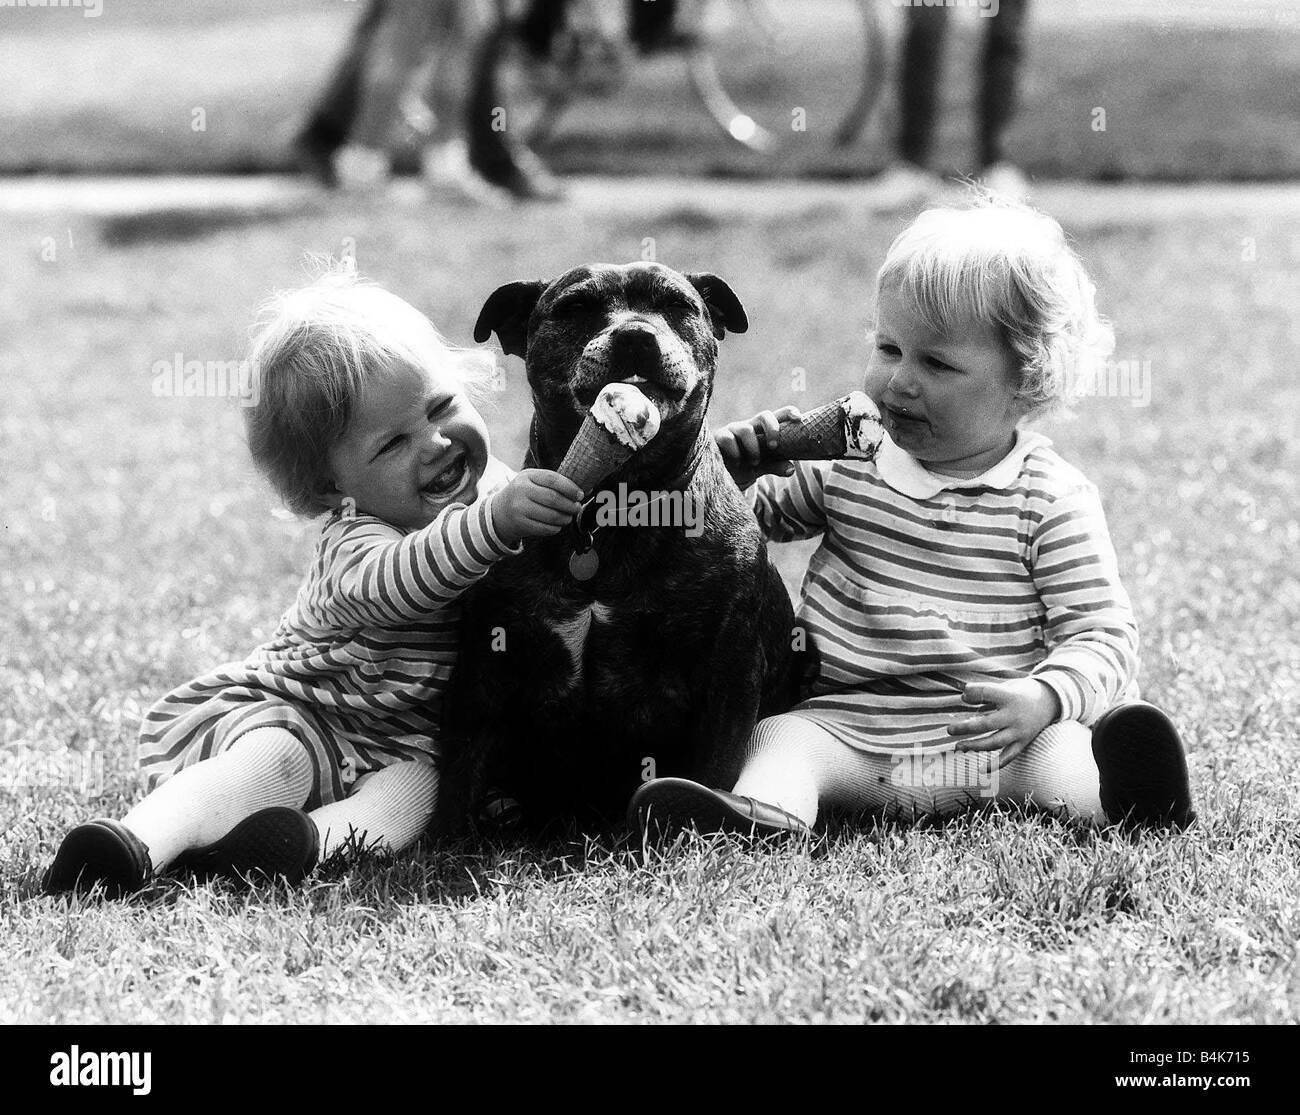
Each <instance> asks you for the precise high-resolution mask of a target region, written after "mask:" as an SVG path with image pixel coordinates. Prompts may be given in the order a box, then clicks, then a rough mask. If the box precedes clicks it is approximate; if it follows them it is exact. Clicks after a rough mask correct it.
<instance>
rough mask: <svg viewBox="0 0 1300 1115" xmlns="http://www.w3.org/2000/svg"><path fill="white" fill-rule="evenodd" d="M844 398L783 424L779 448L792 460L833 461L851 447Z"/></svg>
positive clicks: (780, 451)
mask: <svg viewBox="0 0 1300 1115" xmlns="http://www.w3.org/2000/svg"><path fill="white" fill-rule="evenodd" d="M844 427H845V419H844V400H843V399H837V400H836V401H835V402H833V403H827V404H825V405H824V406H819V407H817V408H816V409H815V410H810V411H808V412H807V413H805V414H804V415H803V417H801V418H791V419H787V420H785V421H783V422H782V423H781V425H780V430H779V432H778V438H779V440H778V441H777V445H776V450H775V452H776V453H777V454H778V455H779V456H781V457H784V458H785V459H786V460H788V461H833V460H837V459H838V458H840V457H843V456H844V454H845V451H846V450H847V448H848V440H847V438H846V437H845V428H844Z"/></svg>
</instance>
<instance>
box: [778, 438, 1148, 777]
mask: <svg viewBox="0 0 1300 1115" xmlns="http://www.w3.org/2000/svg"><path fill="white" fill-rule="evenodd" d="M1050 446H1051V442H1050V441H1049V440H1048V439H1047V438H1045V437H1043V436H1042V435H1041V434H1034V433H1026V432H1025V431H1017V436H1016V444H1015V447H1014V448H1013V449H1012V451H1011V452H1010V453H1009V454H1008V455H1007V456H1006V457H1005V458H1003V459H1002V460H1001V461H1000V462H999V463H998V464H996V465H994V466H993V467H992V468H990V469H988V470H987V471H986V472H984V473H982V474H981V475H979V476H977V477H973V478H969V479H968V478H961V477H945V476H939V475H936V474H934V473H931V472H929V471H928V470H926V469H925V468H924V467H923V466H922V465H921V464H920V463H919V462H917V461H916V460H915V459H914V458H912V457H911V456H909V455H908V454H907V453H905V452H904V451H903V450H901V449H899V448H898V447H897V446H896V445H895V444H894V443H893V442H892V441H891V440H889V439H888V438H886V439H885V442H884V444H883V445H882V447H881V451H880V454H879V455H878V457H877V459H876V461H874V462H863V461H815V462H814V461H805V462H800V463H798V464H797V465H796V470H795V473H794V475H793V476H791V477H788V478H784V477H775V476H765V477H763V478H762V479H761V480H759V482H758V483H757V484H756V485H755V487H754V489H753V500H754V510H755V513H756V514H757V516H758V519H759V522H760V524H761V525H762V527H763V530H764V532H765V533H766V535H767V537H768V538H769V539H770V540H772V541H774V542H784V541H789V540H791V539H798V538H811V537H814V536H816V535H819V534H820V535H822V543H821V545H820V546H819V547H818V548H817V551H816V552H815V553H814V555H813V557H812V560H811V561H810V562H809V565H808V571H807V573H806V574H805V576H804V581H803V587H802V590H801V600H800V605H799V610H798V622H799V624H800V625H801V626H802V627H803V629H804V630H805V632H806V636H807V639H808V643H809V646H810V648H811V649H813V650H814V651H815V652H816V654H817V656H818V659H819V661H818V665H817V667H816V669H815V671H814V673H813V675H812V676H811V677H810V678H809V679H808V683H807V686H806V688H805V690H804V696H805V699H804V700H803V701H802V702H801V703H800V704H799V705H798V706H797V707H796V708H795V709H794V710H792V712H793V714H794V715H798V716H804V717H807V718H808V719H810V720H813V721H815V722H816V723H817V724H818V725H820V726H821V727H823V728H825V729H826V730H827V731H829V732H830V733H831V734H832V735H834V736H836V737H837V738H839V739H840V740H842V741H843V742H845V743H847V744H850V745H851V746H853V747H856V748H859V749H861V750H863V751H870V752H875V753H877V754H889V753H891V752H897V751H899V750H904V749H910V748H916V747H920V748H933V749H950V748H952V747H953V746H954V745H955V742H956V741H955V740H954V738H953V737H952V736H949V735H948V733H947V726H948V725H949V724H950V723H952V721H953V719H954V717H955V716H956V715H957V714H961V715H962V716H963V717H965V716H969V715H970V714H971V711H972V709H971V706H969V705H965V704H963V702H962V699H961V693H962V689H963V688H964V686H965V685H966V684H967V683H969V682H973V681H1006V680H1010V679H1013V678H1022V677H1027V676H1033V677H1036V678H1039V679H1041V680H1042V681H1043V682H1045V683H1046V684H1047V685H1049V686H1050V687H1051V688H1052V690H1053V691H1054V692H1055V693H1056V695H1057V696H1058V697H1059V698H1060V702H1061V708H1062V710H1063V716H1062V719H1063V720H1077V721H1081V722H1082V723H1084V724H1091V723H1092V722H1093V721H1094V720H1096V718H1097V717H1098V716H1100V715H1101V713H1102V712H1104V711H1105V710H1106V708H1107V707H1108V706H1110V705H1111V704H1113V703H1114V702H1115V701H1117V700H1119V699H1120V698H1132V697H1135V696H1136V687H1135V685H1134V677H1135V674H1136V670H1137V626H1136V624H1135V622H1134V619H1133V613H1132V609H1131V607H1130V604H1129V599H1128V595H1127V593H1126V592H1125V591H1124V587H1123V585H1121V584H1120V580H1119V573H1118V569H1117V566H1116V561H1115V552H1114V548H1113V547H1112V545H1111V541H1110V535H1109V532H1108V531H1107V529H1106V520H1105V517H1104V515H1103V513H1102V509H1101V502H1100V500H1099V498H1098V496H1097V490H1096V488H1095V487H1094V486H1093V485H1092V484H1091V483H1089V482H1088V480H1087V479H1085V478H1084V476H1083V475H1082V474H1081V473H1080V472H1079V471H1078V470H1077V469H1075V468H1073V467H1072V466H1071V465H1069V464H1066V462H1065V461H1063V460H1062V459H1061V458H1060V457H1059V456H1058V455H1057V454H1056V452H1055V451H1054V450H1052V449H1051V448H1050Z"/></svg>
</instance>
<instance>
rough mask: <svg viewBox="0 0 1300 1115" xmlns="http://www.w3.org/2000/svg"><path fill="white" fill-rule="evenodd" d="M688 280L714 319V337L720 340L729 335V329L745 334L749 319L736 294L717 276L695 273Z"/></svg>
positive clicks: (687, 277) (701, 272) (688, 276)
mask: <svg viewBox="0 0 1300 1115" xmlns="http://www.w3.org/2000/svg"><path fill="white" fill-rule="evenodd" d="M686 279H687V281H688V282H689V283H690V284H691V286H693V287H694V288H695V289H696V290H698V291H699V292H700V297H701V298H703V299H704V304H705V306H707V307H708V309H709V317H711V318H712V319H713V335H714V336H715V337H717V338H718V340H722V338H723V337H725V336H726V335H727V330H728V329H729V330H731V332H733V333H743V332H744V331H745V330H746V329H748V328H749V318H747V317H746V316H745V307H744V306H742V305H741V304H740V299H739V298H737V297H736V292H735V291H734V290H732V289H731V287H729V286H727V284H726V283H725V282H723V281H722V280H721V279H719V278H718V276H717V275H710V274H708V272H705V271H693V272H691V273H690V274H688V275H687V276H686Z"/></svg>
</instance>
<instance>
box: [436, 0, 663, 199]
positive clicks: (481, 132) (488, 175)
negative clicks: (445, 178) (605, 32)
mask: <svg viewBox="0 0 1300 1115" xmlns="http://www.w3.org/2000/svg"><path fill="white" fill-rule="evenodd" d="M656 2H657V0H656ZM485 7H486V9H487V11H486V13H485V11H484V8H485ZM539 8H544V14H545V16H546V18H547V19H551V18H554V19H558V20H559V25H560V26H562V25H563V20H564V5H563V4H556V5H549V4H547V5H539ZM461 14H462V15H472V16H473V23H472V24H471V23H468V22H466V23H465V24H463V25H462V28H461V33H460V39H461V41H462V42H463V44H464V45H463V46H462V47H461V48H460V49H459V50H458V51H457V52H456V59H455V61H456V62H458V63H459V66H457V67H456V68H455V70H454V72H453V69H452V68H450V67H449V68H448V69H447V72H446V74H445V77H444V78H441V79H440V80H439V89H440V92H439V96H440V97H441V98H442V99H443V101H444V104H445V105H446V106H447V107H446V110H445V111H446V114H447V115H448V117H449V118H450V116H451V114H452V111H453V110H452V107H451V104H452V101H453V99H454V97H460V98H461V107H460V110H459V112H458V113H456V117H457V118H458V119H459V120H461V121H462V128H463V134H464V137H465V140H466V143H467V150H468V157H469V162H470V164H471V166H472V167H473V169H474V171H475V172H476V173H477V174H479V175H481V176H482V178H483V179H484V180H485V181H486V182H488V183H490V184H491V185H493V186H496V187H500V188H501V189H503V190H506V191H508V192H509V193H510V194H512V195H513V196H514V197H517V198H532V199H539V200H553V199H555V198H558V197H559V196H561V194H562V193H563V189H562V187H561V186H560V183H559V182H558V181H557V179H556V178H555V176H554V175H552V174H551V172H550V171H549V170H547V168H546V165H545V164H544V163H543V162H542V160H541V159H539V158H538V157H537V155H536V154H535V153H534V152H533V151H532V150H531V149H530V148H529V147H528V144H527V142H526V141H525V139H524V137H523V136H521V135H520V134H518V129H517V128H512V123H513V121H512V120H511V116H510V105H508V104H506V103H505V98H504V96H503V94H502V91H501V87H500V85H499V82H498V74H497V63H498V61H499V58H498V56H496V55H493V54H492V53H491V52H482V53H481V52H480V48H481V47H482V46H483V45H484V43H485V40H486V37H487V36H488V35H491V34H492V33H493V32H494V31H495V30H496V23H495V16H494V15H493V13H492V5H491V4H486V5H485V4H483V3H482V0H480V3H478V4H471V5H468V8H467V9H461ZM540 18H541V17H539V19H540ZM493 41H495V42H496V44H497V47H496V49H497V50H498V51H499V50H502V49H504V48H505V43H504V42H503V41H502V40H501V37H500V36H497V37H495V39H494V40H493ZM530 50H531V47H530ZM480 55H481V57H482V63H481V64H480V65H478V66H477V67H475V66H473V65H471V60H473V59H476V58H479V57H480ZM449 61H451V60H450V59H449ZM462 67H463V69H462ZM441 68H442V67H440V69H441ZM461 73H463V77H459V78H458V77H457V76H456V75H458V74H461ZM435 111H436V110H435Z"/></svg>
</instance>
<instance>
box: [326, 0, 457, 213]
mask: <svg viewBox="0 0 1300 1115" xmlns="http://www.w3.org/2000/svg"><path fill="white" fill-rule="evenodd" d="M455 3H456V0H385V10H384V18H383V20H382V21H381V22H380V25H379V27H378V28H377V29H376V31H375V32H374V37H373V39H372V41H371V44H370V51H369V53H368V55H367V59H366V64H365V67H364V69H363V71H362V75H361V90H360V103H359V105H358V109H357V115H356V120H355V121H354V122H353V126H352V132H351V135H350V136H349V138H348V143H347V145H346V146H345V147H343V148H342V149H340V150H339V152H338V154H337V155H336V157H335V170H336V171H337V173H338V175H339V179H340V180H341V181H342V182H343V184H344V185H351V186H357V187H365V186H370V185H377V184H379V183H381V182H383V181H385V180H386V179H387V178H388V175H389V172H390V167H391V160H392V156H391V146H392V143H393V140H394V136H395V132H396V128H397V124H398V122H399V121H400V120H401V118H402V100H403V97H404V95H405V94H406V92H407V90H408V89H410V88H411V86H412V84H413V82H414V80H415V77H416V75H417V73H418V72H419V70H420V69H421V67H422V65H423V64H424V61H425V59H426V57H427V55H428V52H429V50H430V49H431V44H432V42H433V39H434V35H435V32H436V29H437V26H438V24H439V22H440V19H439V17H440V16H441V14H442V11H441V10H442V9H443V8H444V7H446V6H454V4H455Z"/></svg>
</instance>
